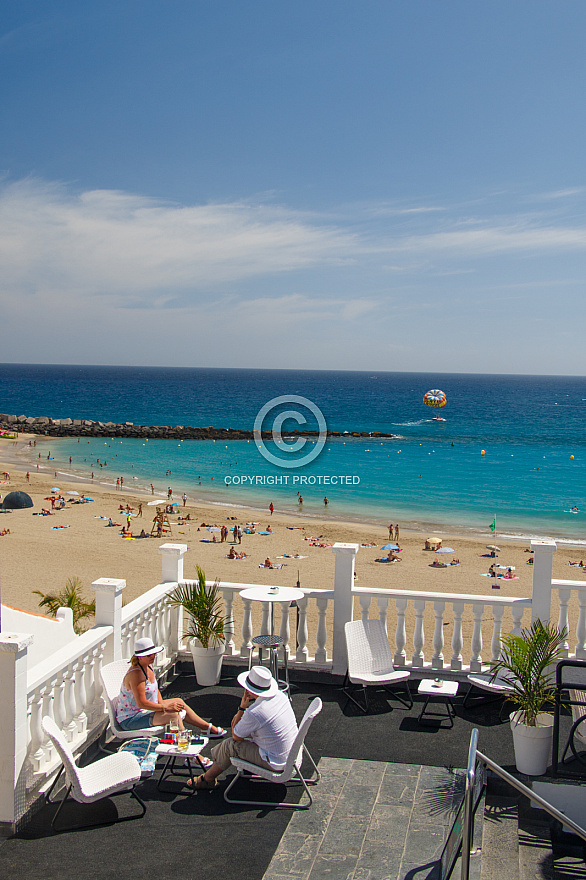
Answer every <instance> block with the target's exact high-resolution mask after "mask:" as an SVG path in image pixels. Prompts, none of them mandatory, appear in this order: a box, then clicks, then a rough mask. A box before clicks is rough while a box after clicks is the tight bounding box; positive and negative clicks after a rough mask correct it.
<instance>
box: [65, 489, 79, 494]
mask: <svg viewBox="0 0 586 880" xmlns="http://www.w3.org/2000/svg"><path fill="white" fill-rule="evenodd" d="M67 494H68V495H79V492H76V491H75V489H70V490H69V492H68V493H67Z"/></svg>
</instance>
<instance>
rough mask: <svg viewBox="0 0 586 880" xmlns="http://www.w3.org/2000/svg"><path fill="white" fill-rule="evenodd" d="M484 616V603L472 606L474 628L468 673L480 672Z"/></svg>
mask: <svg viewBox="0 0 586 880" xmlns="http://www.w3.org/2000/svg"><path fill="white" fill-rule="evenodd" d="M483 615H484V603H482V604H481V603H480V602H478V603H476V602H475V603H474V604H473V605H472V617H473V618H474V628H473V630H472V645H471V648H472V658H471V660H470V672H481V671H482V617H483Z"/></svg>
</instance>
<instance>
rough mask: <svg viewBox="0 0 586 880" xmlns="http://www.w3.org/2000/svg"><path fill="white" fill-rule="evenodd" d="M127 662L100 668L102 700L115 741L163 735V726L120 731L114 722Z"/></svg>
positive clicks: (115, 721)
mask: <svg viewBox="0 0 586 880" xmlns="http://www.w3.org/2000/svg"><path fill="white" fill-rule="evenodd" d="M129 662H130V661H128V660H115V661H114V662H113V663H108V664H107V665H106V666H102V668H101V670H100V677H101V679H102V684H103V685H104V699H105V701H106V708H107V709H108V717H109V719H110V730H111V731H112V733H113V735H114V736H115V737H116V739H136V737H139V736H152V737H155V736H159V734H161V733H163V731H164V730H165V727H164V725H159V726H158V727H145V728H141V729H139V730H122V728H121V727H120V726H119V725H118V721H117V720H116V706H117V705H118V698H119V697H120V685H121V684H122V679H123V678H124V676H125V675H126V673H127V672H128V669H129Z"/></svg>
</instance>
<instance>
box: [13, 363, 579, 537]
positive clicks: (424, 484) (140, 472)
mask: <svg viewBox="0 0 586 880" xmlns="http://www.w3.org/2000/svg"><path fill="white" fill-rule="evenodd" d="M430 389H440V390H442V391H443V392H444V393H445V395H446V399H447V403H446V406H445V407H444V408H442V409H432V408H430V407H428V406H426V405H425V404H424V402H423V397H424V395H425V393H426V392H427V391H429V390H430ZM291 395H293V396H296V397H303V398H305V399H306V400H307V401H309V402H310V403H311V404H313V405H314V407H315V406H316V407H318V408H319V410H320V411H321V413H323V416H324V419H325V422H326V424H327V426H328V428H329V429H330V430H335V431H340V432H348V434H345V435H344V437H342V438H340V439H330V440H328V441H327V442H326V443H325V446H324V448H323V450H322V451H321V454H319V455H318V456H317V457H316V458H315V459H314V460H313V461H311V462H309V463H306V464H301V465H300V466H295V467H289V468H284V467H283V466H282V464H281V463H279V464H275V463H273V462H272V461H267V460H266V459H265V458H264V457H263V456H262V455H261V453H260V450H259V449H258V447H257V444H256V443H255V442H254V441H253V440H250V441H231V442H229V443H226V444H224V443H221V442H220V441H217V442H213V441H206V442H198V441H183V442H178V441H154V440H150V441H146V442H144V441H141V440H122V441H121V440H115V439H112V440H108V441H107V442H106V443H104V440H97V439H92V440H90V441H89V442H87V441H82V442H80V443H78V441H77V440H64V441H60V442H58V443H51V444H50V447H51V448H50V451H51V455H52V457H54V458H55V461H54V462H51V463H50V464H48V463H47V462H46V460H44V459H45V458H46V453H44V452H43V453H42V455H43V459H41V461H40V462H39V460H38V459H37V462H36V463H40V465H41V466H43V467H50V468H51V469H52V470H56V469H57V470H63V471H67V472H82V473H84V474H88V475H89V474H90V473H91V472H92V471H94V473H95V478H96V479H99V480H101V481H103V482H105V483H113V484H114V483H115V481H116V477H118V476H123V477H124V478H125V482H126V483H127V484H128V482H129V481H132V485H134V486H135V487H140V488H148V487H149V486H150V483H151V482H152V483H153V484H154V485H155V487H156V488H157V489H158V490H159V491H160V492H164V491H165V490H166V489H167V486H169V485H171V486H172V488H173V491H174V492H175V493H176V494H181V493H182V492H183V491H185V492H186V493H187V494H188V495H189V496H190V497H191V498H199V499H201V500H205V501H214V500H216V501H223V502H227V503H232V504H235V505H241V504H246V505H249V506H252V507H257V508H260V509H265V510H266V509H267V508H268V505H269V503H271V502H272V503H273V504H274V505H275V508H277V509H280V510H290V511H296V510H299V503H298V502H299V494H301V495H302V496H303V513H304V515H305V516H312V515H321V514H322V513H323V512H324V502H323V499H324V497H327V498H328V501H329V503H328V508H327V511H328V515H329V516H332V517H339V518H343V519H348V518H349V519H358V520H360V519H363V520H371V521H382V522H390V521H392V522H397V521H399V522H400V523H401V524H403V526H404V527H407V526H408V525H411V526H413V527H416V528H426V529H427V528H432V527H434V526H440V527H452V528H455V527H457V528H458V529H459V530H460V531H464V532H465V531H470V532H474V533H478V532H483V533H486V532H488V527H489V525H490V523H491V522H492V521H493V519H494V518H495V517H496V532H497V534H499V535H503V536H504V535H506V534H510V535H515V536H518V535H542V536H545V535H551V536H555V537H558V538H566V539H572V540H573V541H574V540H579V541H586V435H585V430H584V429H585V424H586V421H585V417H586V378H585V377H568V376H501V375H459V374H425V373H366V372H328V371H303V370H295V371H293V370H236V369H178V368H159V367H157V368H151V367H81V366H80V367H76V366H45V365H14V364H12V365H2V366H0V412H5V413H15V414H17V415H18V414H21V413H23V414H25V415H33V416H50V417H52V418H65V417H70V418H77V419H92V420H95V421H102V422H108V421H111V422H133V423H134V424H142V425H170V426H174V425H197V426H208V425H212V426H214V427H222V428H244V429H247V430H252V428H253V426H254V422H255V418H256V417H257V414H258V413H259V411H260V410H261V408H262V407H263V406H265V404H268V403H269V402H270V401H274V399H275V398H278V397H280V396H291ZM291 412H292V413H293V416H291V415H289V416H287V415H286V413H291ZM283 414H285V415H283ZM275 416H276V417H277V420H278V418H279V417H280V418H281V421H282V425H283V431H282V433H283V440H282V442H281V443H269V444H267V449H268V451H269V452H271V454H272V455H274V456H275V457H276V458H277V459H279V462H282V461H288V462H291V461H293V462H294V463H295V461H297V462H298V461H299V459H300V458H302V457H304V456H306V455H307V452H308V451H311V448H312V446H314V445H315V441H312V440H308V441H307V442H306V444H305V446H304V448H303V449H300V450H299V452H298V453H294V454H285V452H284V447H285V446H287V445H291V444H292V443H293V442H294V440H293V439H292V438H291V437H290V435H288V434H287V431H290V430H292V429H293V428H294V427H302V428H308V429H310V430H311V429H314V428H315V429H316V428H317V427H318V423H317V421H316V418H315V415H314V413H313V412H312V410H311V408H307V406H305V405H300V404H298V403H295V402H294V403H281V404H275V405H274V406H272V407H271V408H270V412H269V413H268V414H267V416H266V419H265V421H263V423H262V427H263V429H265V430H266V429H270V428H271V426H272V423H273V422H274V421H275ZM434 416H440V417H442V418H444V419H445V421H435V420H434V419H433V417H434ZM299 418H305V419H306V420H307V421H306V423H305V424H303V425H302V424H299V421H298V419H299ZM296 419H297V421H296ZM360 431H368V432H375V431H380V432H387V433H393V434H396V435H399V439H392V440H391V439H383V440H381V439H374V438H366V439H355V438H352V437H351V434H352V432H360ZM44 446H45V444H43V448H44ZM483 450H484V454H483ZM31 454H32V453H31ZM34 456H35V458H36V457H37V456H38V447H37V449H36V450H35V453H34ZM70 456H71V458H72V465H71V467H70V465H69V457H70ZM167 472H170V474H168V473H167ZM334 478H336V479H335V480H334ZM573 508H577V511H576V510H573Z"/></svg>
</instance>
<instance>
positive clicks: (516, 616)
mask: <svg viewBox="0 0 586 880" xmlns="http://www.w3.org/2000/svg"><path fill="white" fill-rule="evenodd" d="M524 611H525V606H524V605H520V604H519V605H517V603H515V604H514V605H513V606H512V608H511V614H512V617H513V629H512V630H511V635H513V636H520V635H521V620H522V619H523V612H524Z"/></svg>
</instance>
